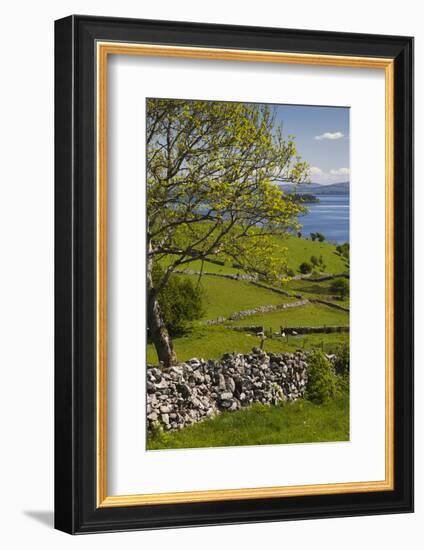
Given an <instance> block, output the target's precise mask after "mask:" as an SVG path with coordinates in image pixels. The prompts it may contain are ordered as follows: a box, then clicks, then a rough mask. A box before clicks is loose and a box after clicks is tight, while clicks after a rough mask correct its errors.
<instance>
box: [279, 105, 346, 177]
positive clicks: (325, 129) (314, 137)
mask: <svg viewBox="0 0 424 550" xmlns="http://www.w3.org/2000/svg"><path fill="white" fill-rule="evenodd" d="M275 109H276V117H277V121H278V122H281V123H282V125H283V135H284V137H287V136H288V135H289V134H291V135H294V136H295V142H296V146H297V149H298V152H299V154H300V156H301V157H302V159H303V160H306V161H308V162H309V164H310V166H311V181H312V182H314V183H323V184H329V183H336V182H341V181H348V180H349V108H348V107H320V106H316V107H315V106H305V105H275Z"/></svg>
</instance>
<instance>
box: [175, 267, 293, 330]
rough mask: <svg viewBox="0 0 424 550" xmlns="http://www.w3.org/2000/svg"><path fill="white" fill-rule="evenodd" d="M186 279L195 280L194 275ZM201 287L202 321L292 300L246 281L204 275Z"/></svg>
mask: <svg viewBox="0 0 424 550" xmlns="http://www.w3.org/2000/svg"><path fill="white" fill-rule="evenodd" d="M186 276H187V275H186ZM188 277H189V278H190V279H192V280H193V281H196V280H197V277H196V276H194V275H190V276H188ZM201 286H202V289H203V291H204V306H205V312H204V315H203V319H215V318H217V317H228V316H229V315H230V314H231V313H234V312H235V311H241V310H246V309H252V308H256V307H258V306H263V305H268V304H285V303H287V302H290V301H293V298H288V297H287V296H284V295H282V294H278V293H276V292H270V291H269V290H266V289H263V288H259V287H257V286H254V285H252V284H251V283H249V282H248V281H234V280H231V279H224V278H221V277H215V276H213V275H210V276H208V275H204V276H203V277H202V279H201Z"/></svg>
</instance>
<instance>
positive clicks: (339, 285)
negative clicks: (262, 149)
mask: <svg viewBox="0 0 424 550" xmlns="http://www.w3.org/2000/svg"><path fill="white" fill-rule="evenodd" d="M330 290H331V292H334V293H335V294H338V295H339V296H340V298H341V299H342V300H343V299H344V298H345V297H346V296H347V295H348V294H349V283H348V281H347V280H346V279H334V281H333V282H332V283H331V285H330Z"/></svg>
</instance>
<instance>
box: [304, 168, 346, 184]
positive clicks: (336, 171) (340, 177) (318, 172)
mask: <svg viewBox="0 0 424 550" xmlns="http://www.w3.org/2000/svg"><path fill="white" fill-rule="evenodd" d="M309 173H310V177H311V181H312V182H313V183H323V184H327V183H337V182H341V181H347V180H348V179H349V173H350V170H349V168H331V170H329V171H328V172H327V171H325V170H323V169H322V168H320V167H319V166H311V167H310V168H309Z"/></svg>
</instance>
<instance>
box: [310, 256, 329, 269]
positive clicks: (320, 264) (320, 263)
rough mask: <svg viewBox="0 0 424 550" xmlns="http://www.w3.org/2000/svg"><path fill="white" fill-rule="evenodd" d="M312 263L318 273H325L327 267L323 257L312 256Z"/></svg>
mask: <svg viewBox="0 0 424 550" xmlns="http://www.w3.org/2000/svg"><path fill="white" fill-rule="evenodd" d="M310 262H311V264H312V265H313V266H314V268H315V269H316V270H317V271H325V268H326V267H327V266H326V265H325V263H324V259H323V257H322V256H320V257H319V258H317V257H316V256H311V258H310Z"/></svg>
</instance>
